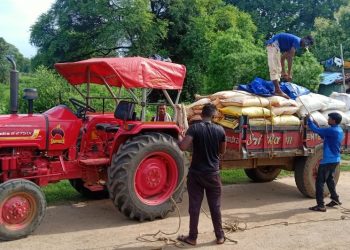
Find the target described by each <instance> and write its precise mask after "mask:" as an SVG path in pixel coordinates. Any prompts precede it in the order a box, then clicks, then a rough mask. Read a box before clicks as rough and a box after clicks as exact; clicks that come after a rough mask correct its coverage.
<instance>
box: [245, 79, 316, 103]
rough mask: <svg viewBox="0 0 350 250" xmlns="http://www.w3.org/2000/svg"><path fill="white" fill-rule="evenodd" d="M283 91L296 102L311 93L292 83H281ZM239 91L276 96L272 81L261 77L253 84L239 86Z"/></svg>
mask: <svg viewBox="0 0 350 250" xmlns="http://www.w3.org/2000/svg"><path fill="white" fill-rule="evenodd" d="M280 87H281V90H282V91H283V92H284V93H286V94H287V95H288V96H289V97H290V98H292V99H293V100H295V99H296V98H297V97H298V96H301V95H307V94H309V93H310V90H308V89H307V88H304V87H302V86H299V85H297V84H295V83H291V82H281V83H280ZM238 90H243V91H247V92H249V93H253V94H256V95H260V96H272V95H274V94H275V87H274V85H273V83H272V82H271V81H266V80H264V79H261V78H259V77H256V78H255V79H254V80H253V81H252V82H251V83H249V84H247V85H244V84H241V85H239V86H238Z"/></svg>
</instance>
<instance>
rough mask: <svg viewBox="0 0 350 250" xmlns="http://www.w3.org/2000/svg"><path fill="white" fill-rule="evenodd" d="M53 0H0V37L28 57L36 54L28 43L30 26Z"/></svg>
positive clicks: (34, 49)
mask: <svg viewBox="0 0 350 250" xmlns="http://www.w3.org/2000/svg"><path fill="white" fill-rule="evenodd" d="M54 2H55V0H0V37H2V38H4V39H5V41H6V42H8V43H11V44H13V45H14V46H16V47H17V48H18V50H19V51H20V52H21V53H22V54H23V55H24V56H25V57H28V58H31V57H33V56H34V55H35V54H36V48H35V47H33V46H31V45H30V43H29V37H30V27H31V26H32V25H33V24H34V23H35V22H36V20H37V19H38V17H39V16H40V15H41V14H42V13H45V12H46V11H47V10H48V9H49V8H50V7H51V5H52V4H53V3H54Z"/></svg>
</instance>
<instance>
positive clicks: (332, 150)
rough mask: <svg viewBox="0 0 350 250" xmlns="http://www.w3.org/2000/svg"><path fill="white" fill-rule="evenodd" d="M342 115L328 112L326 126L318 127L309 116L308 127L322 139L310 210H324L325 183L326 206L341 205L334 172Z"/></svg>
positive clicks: (340, 141) (342, 134)
mask: <svg viewBox="0 0 350 250" xmlns="http://www.w3.org/2000/svg"><path fill="white" fill-rule="evenodd" d="M341 120H342V116H341V115H340V114H338V113H330V114H328V125H330V127H328V128H319V127H317V126H316V125H315V124H314V123H313V121H312V120H311V119H310V118H309V119H308V125H309V128H310V129H311V130H312V131H313V132H315V133H317V134H318V135H319V136H320V137H321V138H322V139H323V158H322V160H321V162H320V166H319V167H318V172H317V177H316V201H317V205H316V206H314V207H310V208H309V209H310V210H313V211H319V212H326V211H327V209H326V207H325V206H324V201H323V186H324V184H325V183H327V187H328V189H329V192H330V193H331V199H332V201H331V202H330V203H328V204H327V205H326V206H327V207H334V206H336V205H341V203H340V201H339V196H338V194H337V192H336V190H335V182H334V173H335V170H336V168H337V166H338V165H339V162H340V147H341V143H342V140H343V138H344V133H343V130H342V128H341V127H340V126H339V124H340V122H341Z"/></svg>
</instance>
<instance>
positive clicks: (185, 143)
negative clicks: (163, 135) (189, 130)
mask: <svg viewBox="0 0 350 250" xmlns="http://www.w3.org/2000/svg"><path fill="white" fill-rule="evenodd" d="M192 141H193V138H192V136H189V135H186V136H185V138H183V139H182V140H181V141H179V143H178V145H179V148H180V149H181V150H182V151H185V150H187V149H188V148H189V147H190V146H191V144H192Z"/></svg>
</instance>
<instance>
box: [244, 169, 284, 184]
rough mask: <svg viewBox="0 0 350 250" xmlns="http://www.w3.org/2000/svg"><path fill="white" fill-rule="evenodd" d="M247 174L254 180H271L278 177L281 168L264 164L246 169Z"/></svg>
mask: <svg viewBox="0 0 350 250" xmlns="http://www.w3.org/2000/svg"><path fill="white" fill-rule="evenodd" d="M244 172H245V173H246V175H247V176H248V177H249V178H250V179H251V180H253V181H254V182H270V181H273V180H274V179H276V177H277V176H278V175H279V174H280V172H281V169H279V168H277V167H276V166H263V167H258V168H247V169H244Z"/></svg>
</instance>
